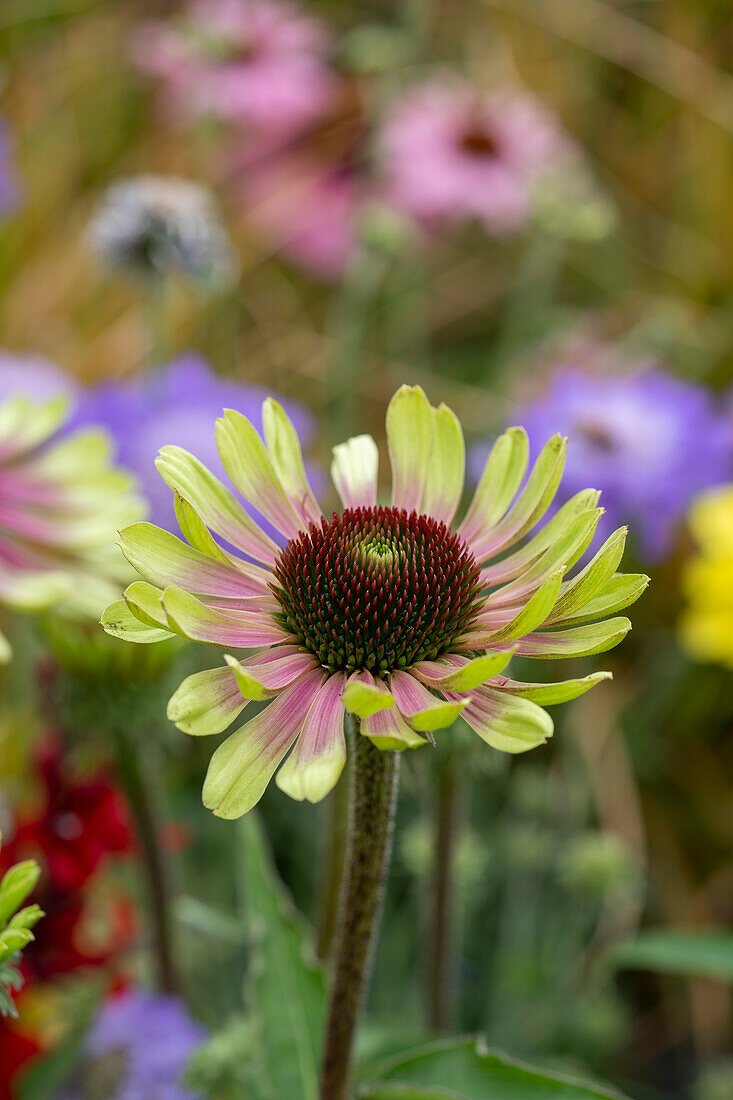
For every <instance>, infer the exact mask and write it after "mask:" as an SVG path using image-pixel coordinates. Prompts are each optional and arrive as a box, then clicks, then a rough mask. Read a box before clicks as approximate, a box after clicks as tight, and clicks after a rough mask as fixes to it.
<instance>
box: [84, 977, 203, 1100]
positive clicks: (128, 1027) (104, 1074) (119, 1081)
mask: <svg viewBox="0 0 733 1100" xmlns="http://www.w3.org/2000/svg"><path fill="white" fill-rule="evenodd" d="M204 1037H205V1032H204V1031H203V1029H202V1028H200V1027H199V1026H198V1025H197V1024H195V1023H194V1022H193V1020H192V1019H191V1018H190V1016H189V1015H188V1013H187V1011H186V1009H185V1008H184V1006H183V1005H182V1004H181V1002H180V1001H178V1000H177V999H176V998H175V997H170V996H162V995H160V994H154V993H148V992H146V991H144V990H142V989H130V990H127V991H126V992H124V993H121V994H119V995H118V996H116V997H113V998H111V999H110V1000H108V1001H106V1002H105V1003H104V1005H103V1006H102V1010H101V1012H100V1014H99V1016H98V1017H97V1019H96V1020H95V1022H94V1023H93V1024H92V1027H91V1030H90V1031H89V1033H88V1035H87V1037H86V1041H85V1044H84V1050H83V1054H82V1063H81V1068H80V1070H79V1071H78V1073H77V1076H76V1080H75V1081H74V1084H73V1085H72V1087H71V1088H70V1089H69V1090H67V1092H66V1093H65V1094H64V1100H99V1098H100V1097H104V1100H197V1097H198V1096H199V1094H198V1093H194V1092H192V1091H191V1090H190V1089H187V1088H186V1087H185V1086H184V1085H182V1084H181V1078H182V1075H183V1072H184V1070H185V1068H186V1064H187V1062H188V1060H189V1058H190V1057H191V1055H192V1054H193V1052H194V1051H195V1050H196V1048H197V1047H198V1046H199V1045H200V1044H201V1042H202V1041H203V1039H204Z"/></svg>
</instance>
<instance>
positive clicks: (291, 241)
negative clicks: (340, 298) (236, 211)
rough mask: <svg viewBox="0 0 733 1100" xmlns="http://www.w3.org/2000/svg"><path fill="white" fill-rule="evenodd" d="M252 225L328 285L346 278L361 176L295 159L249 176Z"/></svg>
mask: <svg viewBox="0 0 733 1100" xmlns="http://www.w3.org/2000/svg"><path fill="white" fill-rule="evenodd" d="M243 180H244V183H243V187H242V192H241V196H242V200H243V203H244V208H245V212H246V219H247V222H248V224H249V225H250V226H251V227H252V228H253V230H254V231H255V233H256V234H257V235H258V236H259V237H260V238H262V239H265V240H267V241H269V242H270V243H271V245H272V247H273V250H277V251H279V252H281V253H282V254H283V255H284V256H285V257H287V258H288V259H290V260H292V261H293V262H294V263H296V264H298V265H299V266H301V267H303V268H304V269H305V270H306V271H307V272H309V273H310V274H311V275H314V276H316V277H318V278H322V279H327V280H328V279H336V278H338V277H339V276H340V275H342V274H343V272H344V270H345V268H346V266H347V264H348V262H349V258H350V256H351V254H352V249H353V246H354V241H355V222H356V209H357V205H358V203H359V200H360V198H361V195H360V189H359V185H358V182H357V175H356V173H355V172H354V171H353V170H351V169H350V168H348V167H338V166H334V165H332V164H324V163H320V162H318V161H317V160H314V159H312V158H310V157H308V156H304V155H302V154H300V155H299V154H297V153H294V154H292V155H290V156H288V155H284V156H281V157H277V158H273V159H272V160H266V161H263V162H262V163H260V164H253V165H251V166H250V167H249V168H248V169H247V170H246V171H245V172H244V173H243Z"/></svg>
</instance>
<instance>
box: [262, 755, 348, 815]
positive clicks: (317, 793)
mask: <svg viewBox="0 0 733 1100" xmlns="http://www.w3.org/2000/svg"><path fill="white" fill-rule="evenodd" d="M345 763H346V756H345V755H344V756H339V757H338V758H337V759H325V760H314V761H313V762H312V763H310V764H306V765H302V764H301V765H294V766H292V767H289V761H286V763H285V764H283V766H282V767H281V768H280V771H279V772H278V773H277V775H276V776H275V784H276V785H277V786H278V787H279V788H280V790H281V791H282V792H283V794H286V795H288V797H289V798H292V799H293V800H294V801H295V802H310V803H311V804H313V805H315V804H316V803H317V802H322V801H323V799H324V798H325V797H326V796H327V795H328V794H330V793H331V791H332V790H333V788H334V787H335V786H336V784H337V783H338V781H339V779H340V778H341V773H342V771H343V770H344V764H345Z"/></svg>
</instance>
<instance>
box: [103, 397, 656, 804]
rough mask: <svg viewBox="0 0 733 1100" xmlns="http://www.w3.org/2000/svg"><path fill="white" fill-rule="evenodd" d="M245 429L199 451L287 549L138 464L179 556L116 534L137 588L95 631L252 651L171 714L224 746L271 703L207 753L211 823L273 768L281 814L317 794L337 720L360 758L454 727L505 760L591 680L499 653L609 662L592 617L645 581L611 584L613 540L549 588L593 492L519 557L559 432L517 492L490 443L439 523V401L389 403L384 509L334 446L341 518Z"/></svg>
mask: <svg viewBox="0 0 733 1100" xmlns="http://www.w3.org/2000/svg"><path fill="white" fill-rule="evenodd" d="M263 423H264V436H265V440H264V442H263V440H262V439H261V438H260V436H259V434H258V433H257V431H256V430H255V428H254V427H253V425H252V424H251V423H250V422H249V421H248V420H247V419H246V418H245V417H243V416H241V415H240V414H239V413H235V412H232V411H231V410H229V411H227V412H225V414H224V416H223V418H222V419H220V420H219V421H218V422H217V431H216V434H217V444H218V447H219V453H220V456H221V461H222V464H223V466H224V469H225V470H226V472H227V474H228V475H229V477H230V478H231V479H232V481H233V482H234V484H235V486H236V487H237V488H238V489H239V491H240V492H241V493H242V495H243V496H244V497H245V498H246V499H248V500H249V501H250V502H252V503H253V504H254V506H255V507H256V508H257V510H258V511H259V512H260V513H261V514H262V515H263V516H265V517H266V518H267V519H268V520H269V521H270V523H271V524H272V525H273V526H274V527H275V528H276V529H277V530H278V531H280V532H281V533H282V535H283V536H284V537H285V538H286V539H287V542H286V544H285V546H284V547H283V548H281V547H280V546H278V545H277V543H275V542H274V541H273V540H272V539H271V538H269V537H268V536H267V535H265V534H264V533H263V531H262V530H261V529H260V528H259V527H258V526H257V525H256V524H255V523H254V522H253V520H252V519H251V517H250V516H249V515H248V514H247V512H245V510H244V509H243V508H242V507H241V506H240V505H239V504H238V503H237V501H236V499H235V498H234V496H233V494H232V493H231V491H230V490H229V489H227V488H226V487H225V486H224V485H223V484H222V483H221V482H220V481H219V480H218V479H217V478H215V477H214V476H213V474H211V473H210V471H209V470H207V468H206V467H205V466H203V464H202V463H201V462H199V461H198V459H196V458H195V457H194V456H193V455H192V454H190V453H188V452H187V451H185V450H183V449H182V448H181V447H164V448H163V449H162V451H161V453H160V456H159V458H158V462H157V466H158V470H159V472H160V474H161V476H162V478H163V480H164V481H165V482H166V484H167V485H169V486H170V487H171V488H172V489H173V490H174V491H175V492H176V495H177V508H178V515H179V519H180V522H181V527H182V530H183V532H184V534H185V536H186V538H187V539H188V544H187V543H185V542H183V541H181V540H180V539H177V538H175V537H174V536H173V535H171V534H170V533H168V532H165V531H161V530H159V529H158V528H156V527H153V526H151V525H150V524H134V525H133V526H131V527H129V528H127V530H125V531H123V532H122V536H121V545H122V547H123V550H124V553H125V555H126V556H127V558H128V560H129V561H130V562H131V564H132V565H134V566H135V568H136V569H137V570H138V571H139V572H140V573H141V574H142V575H143V576H144V577H145V578H146V580H145V581H138V582H136V583H134V584H132V585H131V586H130V587H129V588H128V589H127V590H126V592H125V598H124V600H122V601H119V602H117V603H115V604H113V605H112V606H111V607H109V608H108V609H107V611H106V612H105V614H104V617H103V623H104V626H105V628H106V629H107V631H108V632H109V633H111V634H114V635H116V636H118V637H122V638H127V639H129V640H131V641H140V642H149V641H155V640H157V639H159V638H164V637H168V636H169V635H170V633H178V634H182V635H184V636H185V637H188V638H191V639H193V640H196V641H201V642H207V643H209V644H211V645H214V646H218V647H221V648H224V649H227V650H230V651H231V650H242V649H250V650H251V649H254V650H256V651H257V652H255V654H254V655H253V656H250V657H247V658H244V659H242V660H239V659H238V658H237V657H236V656H235V655H234V654H232V653H231V652H228V653H226V654H225V661H226V664H225V665H224V666H223V667H220V668H216V669H213V670H210V671H206V672H201V673H196V674H194V675H193V676H191V677H189V678H188V679H187V680H185V681H184V683H183V684H182V685H181V687H180V688H179V689H178V691H177V692H176V693H175V695H174V696H173V698H172V699H171V701H170V704H169V710H168V713H169V717H170V718H171V719H172V720H173V721H174V722H175V723H176V724H177V725H178V726H179V727H180V728H181V729H183V730H185V731H186V732H188V733H191V734H195V735H201V734H215V733H220V732H221V731H223V730H224V729H226V728H227V727H228V726H229V725H230V724H231V722H233V721H234V719H235V718H237V716H238V715H239V714H240V713H241V712H242V710H244V708H245V707H246V705H247V704H248V702H250V701H251V700H268V699H272V700H273V701H272V702H271V703H270V704H269V705H268V706H267V707H266V708H265V709H263V710H261V711H260V712H259V713H258V714H256V715H255V717H253V718H252V719H250V721H248V722H245V724H244V725H243V726H242V727H241V728H240V729H239V730H237V732H236V733H234V734H232V735H231V736H230V737H229V738H228V739H227V740H226V741H224V743H223V744H222V745H220V746H219V748H218V749H217V751H216V752H215V753H214V756H213V758H212V761H211V764H210V766H209V772H208V775H207V778H206V782H205V784H204V802H205V804H206V805H207V806H209V807H210V808H211V809H213V810H214V812H215V813H216V814H218V815H219V816H222V817H237V816H239V815H240V814H243V813H246V812H247V810H249V809H251V807H252V806H254V805H255V803H256V802H257V801H258V799H259V798H260V796H261V795H262V793H263V791H264V790H265V787H266V786H267V784H268V782H269V780H270V778H271V776H272V775H273V774H274V772H275V771H276V770H277V769H278V768H280V770H279V772H278V775H277V784H278V786H279V787H281V788H282V789H283V790H285V791H286V792H287V793H288V794H290V795H291V796H292V797H294V798H298V799H303V798H307V799H309V800H311V801H317V800H319V799H320V798H323V797H324V796H325V795H326V794H327V793H328V791H329V790H330V789H331V788H332V787H333V785H334V784H335V783H336V781H337V779H338V777H339V775H340V773H341V770H342V768H343V764H344V760H345V753H346V749H345V742H344V730H343V727H344V713H345V711H348V712H350V713H352V714H355V715H356V716H358V718H360V719H361V732H362V734H363V735H364V736H367V737H369V738H371V739H372V741H373V742H374V744H375V745H377V747H379V748H389V749H394V748H397V749H403V748H412V747H416V746H418V745H422V744H425V743H426V739H425V737H424V736H423V734H428V736H431V735H432V731H433V730H435V729H439V728H442V727H445V726H448V725H450V724H451V723H452V722H453V721H454V719H455V718H456V717H457V716H458V715H459V714H462V715H463V717H464V718H465V719H466V721H467V722H468V723H469V725H471V726H472V727H473V729H474V730H476V732H477V733H478V734H479V735H480V736H481V737H482V738H483V739H484V740H485V741H486V742H487V743H488V744H490V745H492V746H493V747H494V748H497V749H500V750H502V751H507V752H522V751H525V750H526V749H530V748H533V747H534V746H536V745H539V744H542V742H543V741H545V740H546V739H547V738H548V737H549V736H550V735H551V734H552V720H551V719H550V717H549V715H548V714H547V713H546V712H545V711H544V710H542V708H541V707H540V706H539V705H538V704H539V703H542V702H549V703H552V702H561V701H564V700H566V699H571V698H574V697H575V696H577V695H580V694H582V693H583V692H584V691H587V690H588V689H589V688H590V687H592V686H593V685H594V684H595V683H598V681H599V680H601V679H604V678H606V677H607V676H608V673H596V674H594V675H592V676H588V677H586V678H585V679H581V680H569V681H566V682H564V683H561V684H549V685H544V684H522V683H518V682H517V681H515V680H512V679H509V678H508V677H507V676H506V675H504V674H503V673H504V670H505V668H506V665H507V664H508V662H509V660H510V658H511V656H512V654H513V653H515V652H516V653H519V654H521V655H523V656H527V657H564V656H568V657H570V656H582V655H585V654H590V653H600V652H602V651H603V650H606V649H609V648H611V647H612V646H614V645H616V644H617V643H618V642H619V641H621V639H622V638H623V637H624V635H625V634H626V632H627V631H628V629H629V627H630V623H629V621H628V619H625V618H623V617H616V618H612V619H609V620H607V621H597V620H600V619H602V617H603V616H604V615H606V614H610V613H614V612H616V611H618V610H620V609H621V608H623V607H625V606H627V605H628V604H630V603H632V602H633V601H634V600H635V599H636V598H637V597H638V596H639V594H640V593H641V591H642V590H643V588H644V587H645V585H646V581H647V578H646V577H643V576H624V575H622V574H618V573H616V568H617V566H618V564H619V562H620V559H621V555H622V552H623V547H624V540H625V534H626V532H625V530H623V529H622V530H619V531H616V532H614V534H613V535H612V536H611V537H610V538H609V539H608V541H607V542H606V543H605V544H604V546H603V547H602V548H601V550H600V551H599V552H598V554H597V555H596V557H595V558H594V559H593V561H592V562H591V563H590V564H589V565H588V566H586V567H585V569H583V570H581V571H580V572H579V573H578V574H577V575H576V576H575V577H572V578H570V579H567V580H563V577H564V574H565V573H566V572H567V570H568V569H569V568H570V567H571V566H572V565H573V564H574V563H575V562H576V561H577V560H578V559H579V558H580V557H581V555H582V554H583V553H584V551H585V550H586V548H587V547H588V545H589V543H590V541H591V539H592V537H593V532H594V530H595V527H596V524H597V522H598V519H599V516H600V514H601V509H599V508H598V507H597V503H598V496H599V494H598V493H597V492H596V491H595V490H593V489H588V490H584V491H581V492H580V493H577V494H576V495H575V496H574V497H573V498H572V499H571V500H570V501H569V502H568V503H567V504H566V505H565V506H564V507H563V508H561V509H560V511H559V512H558V513H557V514H556V515H555V516H554V517H553V519H552V520H551V521H550V522H549V523H548V524H546V525H545V527H543V528H542V529H541V530H540V531H539V532H538V533H536V534H534V535H533V536H532V537H530V538H529V539H528V541H526V542H523V541H522V540H524V537H525V536H526V535H528V534H529V532H530V531H531V529H532V528H533V527H534V525H535V524H536V523H537V521H538V520H539V519H540V518H541V517H542V516H543V515H544V513H545V512H546V511H547V508H548V507H549V505H550V502H551V501H552V498H553V496H554V494H555V492H556V490H557V487H558V485H559V482H560V477H561V474H562V468H563V463H564V457H565V441H564V440H563V439H561V438H560V436H554V437H553V438H552V439H550V441H549V442H548V443H547V444H546V445H545V447H544V448H543V450H542V451H541V453H540V455H539V457H538V459H537V462H536V464H535V466H534V469H533V470H532V472H531V474H530V475H529V477H528V478H527V481H526V483H525V484H524V487H523V488H521V486H522V483H523V480H524V476H525V472H526V469H527V464H528V455H529V449H528V442H527V436H526V433H525V432H524V431H523V429H521V428H512V429H510V430H509V431H508V432H506V433H505V434H504V435H503V436H501V438H500V439H499V440H498V441H497V443H496V445H495V447H494V449H493V450H492V453H491V455H490V456H489V459H488V461H487V464H486V468H485V470H484V473H483V475H482V478H481V481H480V483H479V486H478V488H477V490H476V493H475V495H474V498H473V501H472V503H471V504H470V506H469V508H468V511H467V512H466V515H465V516H464V518H463V520H462V522H461V523H460V524H458V525H456V524H454V518H455V515H456V512H457V510H458V507H459V504H460V500H461V495H462V489H463V478H464V444H463V435H462V431H461V427H460V424H459V422H458V420H457V418H456V417H455V415H454V413H453V412H452V411H451V410H450V409H448V408H447V407H446V406H445V405H441V406H440V408H437V409H436V408H431V406H430V404H429V402H428V400H427V398H426V396H425V394H424V393H423V391H422V390H421V389H420V388H419V387H415V388H410V387H407V386H403V387H402V388H401V389H400V390H399V391H398V392H397V393H396V394H395V396H394V397H393V399H392V401H391V403H390V406H389V410H388V412H387V440H388V444H389V454H390V460H391V466H392V497H391V501H390V505H389V506H383V507H380V506H379V505H378V503H377V468H378V451H377V447H376V444H375V443H374V441H373V440H372V439H371V437H370V436H358V437H356V438H353V439H350V440H348V441H347V442H346V443H344V444H341V445H340V446H338V447H336V448H335V449H334V459H333V465H332V476H333V480H334V484H335V486H336V489H337V491H338V493H339V495H340V497H341V501H342V504H343V510H342V511H341V512H340V513H336V512H335V513H333V515H332V516H331V517H327V516H325V515H324V514H323V513H322V511H321V508H320V505H319V504H318V503H317V501H316V499H315V497H314V495H313V492H312V491H311V487H310V485H309V484H308V479H307V476H306V473H305V469H304V466H303V461H302V456H301V451H300V445H299V443H298V437H297V434H296V432H295V430H294V428H293V426H292V424H291V423H290V421H289V420H288V418H287V416H286V414H285V413H284V411H283V409H282V408H281V406H280V405H278V404H277V402H275V401H273V400H271V399H268V400H267V401H266V402H265V404H264V408H263ZM215 536H219V538H220V539H226V541H227V543H228V544H229V545H231V546H233V547H235V548H236V550H237V553H232V552H230V551H229V550H226V549H224V548H223V547H222V545H221V543H220V542H219V541H217V539H216V538H215ZM519 543H521V545H519V546H518V548H517V544H519ZM513 547H514V548H515V549H513V550H512V549H511V548H513ZM510 551H511V552H510ZM293 746H294V748H293ZM291 748H293V751H292V753H291V755H290V756H289V757H288V759H287V761H286V762H285V764H284V765H283V766H282V767H280V765H281V764H282V762H283V760H284V759H285V756H286V754H287V753H288V751H289V750H290V749H291Z"/></svg>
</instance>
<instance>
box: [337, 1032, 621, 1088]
mask: <svg viewBox="0 0 733 1100" xmlns="http://www.w3.org/2000/svg"><path fill="white" fill-rule="evenodd" d="M380 1076H381V1077H382V1080H381V1081H379V1082H376V1083H373V1084H367V1085H364V1086H363V1087H362V1089H361V1090H360V1091H359V1096H360V1098H361V1100H609V1098H613V1100H619V1097H620V1096H621V1094H620V1093H618V1092H615V1091H613V1090H612V1089H609V1088H604V1087H603V1086H601V1085H596V1084H594V1083H592V1082H585V1081H581V1080H578V1079H576V1078H573V1077H567V1076H565V1075H564V1074H557V1073H554V1072H552V1071H550V1070H542V1069H535V1068H534V1067H533V1066H527V1065H525V1064H524V1063H522V1062H516V1061H513V1060H512V1059H510V1058H507V1056H506V1055H504V1054H501V1053H499V1052H498V1051H493V1050H489V1049H488V1048H487V1047H486V1046H485V1045H484V1041H483V1039H482V1038H481V1037H475V1036H469V1037H466V1038H458V1039H441V1040H437V1041H435V1042H433V1043H427V1044H426V1045H425V1046H421V1047H417V1048H416V1049H415V1050H412V1051H407V1052H406V1053H404V1054H399V1055H397V1056H396V1057H394V1058H392V1059H390V1060H389V1061H388V1062H386V1063H385V1064H384V1065H383V1066H382V1067H381V1073H380Z"/></svg>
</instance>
